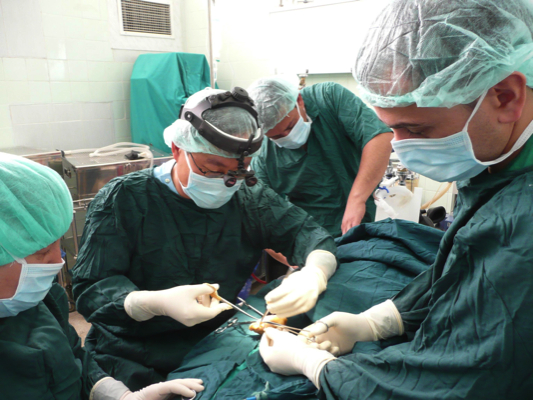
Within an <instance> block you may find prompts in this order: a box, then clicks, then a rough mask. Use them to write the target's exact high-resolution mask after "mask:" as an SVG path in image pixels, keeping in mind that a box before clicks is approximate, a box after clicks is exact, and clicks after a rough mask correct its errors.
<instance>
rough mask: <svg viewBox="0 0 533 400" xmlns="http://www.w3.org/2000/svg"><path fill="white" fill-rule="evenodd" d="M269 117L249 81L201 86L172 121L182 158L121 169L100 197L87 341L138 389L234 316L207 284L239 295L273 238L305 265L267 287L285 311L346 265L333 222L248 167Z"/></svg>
mask: <svg viewBox="0 0 533 400" xmlns="http://www.w3.org/2000/svg"><path fill="white" fill-rule="evenodd" d="M258 127H259V125H258V121H257V112H256V111H255V109H254V108H253V103H252V101H251V100H250V99H249V98H248V96H247V93H246V91H245V90H243V89H240V88H234V89H233V91H232V92H225V91H223V90H213V89H206V90H203V91H200V92H197V93H196V94H194V95H193V96H191V97H190V98H189V99H188V100H187V102H186V104H185V106H184V108H183V110H182V112H181V118H180V119H179V120H177V121H176V122H175V123H174V124H173V125H172V126H170V127H168V128H167V129H166V130H165V133H164V135H165V140H166V143H167V144H168V146H169V147H171V148H172V152H173V156H174V159H173V160H172V161H169V162H167V163H165V164H163V165H161V166H159V167H156V168H153V169H147V170H144V171H140V172H134V173H131V174H128V175H125V176H122V177H119V178H116V179H114V180H112V181H111V182H109V183H108V184H107V185H106V186H105V187H103V188H102V190H101V191H100V192H99V193H98V194H97V196H96V197H95V199H94V200H93V201H92V202H91V204H90V207H89V209H88V212H87V219H86V225H85V229H84V231H83V235H82V239H81V245H80V252H79V256H78V260H77V263H76V265H75V266H74V269H73V274H74V277H73V282H74V287H73V290H74V296H75V298H76V299H77V307H78V310H79V312H80V313H81V314H82V315H83V316H84V317H85V318H86V319H87V321H89V322H90V323H91V324H92V329H91V331H90V332H89V335H88V337H87V340H86V348H87V349H88V350H89V351H90V352H91V354H93V355H94V357H95V359H96V360H97V361H98V363H99V364H100V366H101V367H102V368H103V369H104V370H105V371H106V372H107V373H109V374H110V375H112V376H114V377H115V378H117V379H119V380H121V381H123V382H124V383H126V385H128V387H130V388H137V387H142V386H146V385H147V384H150V383H154V382H159V381H162V380H164V379H165V378H166V375H167V374H168V373H169V372H170V371H172V370H174V369H176V368H177V367H179V365H180V363H181V360H182V359H183V357H184V356H185V354H186V353H187V352H188V351H189V350H190V349H191V348H192V346H194V345H195V344H196V343H197V342H198V341H200V340H201V339H202V338H203V337H205V336H206V335H207V334H209V333H210V332H212V331H213V330H214V329H215V328H217V327H218V326H220V325H221V324H222V322H224V321H225V320H227V318H228V317H229V316H231V313H230V312H228V311H225V310H227V308H228V307H227V305H225V304H219V303H218V301H216V300H214V299H210V295H211V294H212V293H213V288H212V287H211V286H209V285H206V284H205V283H209V284H216V285H218V286H217V287H219V294H220V295H221V296H222V297H223V298H225V299H227V300H228V301H230V302H232V303H236V302H237V299H236V297H237V295H238V293H239V291H240V290H241V288H242V287H243V285H244V283H245V282H246V280H247V279H248V277H249V276H250V274H251V273H252V271H253V269H254V267H255V265H256V264H257V262H258V260H259V258H260V255H261V251H262V249H264V248H272V249H275V250H276V251H277V252H282V253H283V254H285V255H286V256H287V257H288V258H289V260H290V262H291V264H293V265H298V266H300V267H303V268H302V269H301V270H300V271H297V272H294V273H292V274H291V275H290V276H289V277H288V278H286V279H284V280H283V282H282V284H281V285H280V286H279V287H278V288H276V289H275V290H273V291H271V292H270V293H269V294H268V295H267V296H266V300H267V302H268V308H269V310H270V311H271V312H272V313H275V314H278V315H281V316H291V315H296V314H301V313H303V312H306V311H308V310H309V309H311V308H312V307H313V306H314V304H315V302H316V300H317V298H318V295H319V294H320V293H321V292H323V291H324V290H325V289H326V285H327V280H328V279H329V277H331V276H332V275H333V273H334V271H335V269H336V259H335V255H334V254H335V251H336V247H335V244H334V242H333V238H332V237H331V236H330V235H329V234H328V232H327V231H326V230H325V229H323V228H322V227H321V226H320V225H318V224H317V223H316V222H315V221H314V220H313V218H311V217H310V216H309V215H308V214H307V213H306V212H305V211H304V210H302V209H300V208H299V207H296V206H294V205H293V204H291V203H289V202H288V201H286V200H285V199H283V198H281V197H280V196H279V195H277V194H276V193H275V192H274V191H273V190H272V189H270V188H268V187H267V186H265V185H263V184H262V183H261V182H258V183H256V181H257V180H256V179H255V177H254V176H253V172H251V171H250V170H249V169H248V166H249V163H250V160H251V157H253V156H255V154H257V150H259V148H260V147H261V144H262V139H263V137H262V134H261V130H260V129H258ZM214 143H216V144H214ZM254 183H255V184H254ZM197 299H199V300H198V301H197Z"/></svg>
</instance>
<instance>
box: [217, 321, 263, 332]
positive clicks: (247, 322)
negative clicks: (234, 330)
mask: <svg viewBox="0 0 533 400" xmlns="http://www.w3.org/2000/svg"><path fill="white" fill-rule="evenodd" d="M254 322H255V321H244V322H239V319H238V318H232V319H230V320H228V323H227V324H226V325H224V326H221V327H220V328H218V329H216V330H215V333H216V334H219V333H223V332H224V331H225V330H226V329H228V328H231V327H234V326H239V325H250V324H253V323H254Z"/></svg>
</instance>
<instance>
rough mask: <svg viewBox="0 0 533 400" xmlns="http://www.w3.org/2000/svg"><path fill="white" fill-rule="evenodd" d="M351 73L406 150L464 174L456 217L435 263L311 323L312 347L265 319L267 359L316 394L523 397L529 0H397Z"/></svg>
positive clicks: (527, 334) (532, 324) (420, 168)
mask: <svg viewBox="0 0 533 400" xmlns="http://www.w3.org/2000/svg"><path fill="white" fill-rule="evenodd" d="M354 76H355V78H356V80H357V81H358V82H359V84H360V92H361V93H362V96H363V97H364V98H365V99H366V100H367V101H369V102H370V103H371V104H372V105H373V106H374V108H375V110H376V112H377V114H378V116H379V117H380V119H381V120H382V121H384V122H385V123H386V124H387V125H389V126H390V127H391V128H392V129H393V131H394V140H393V142H392V145H393V148H394V149H395V151H396V152H397V153H398V157H399V158H400V161H401V162H402V163H403V164H404V165H405V166H406V167H408V168H410V169H412V170H414V171H416V172H418V173H420V174H422V175H425V176H428V177H429V178H432V179H435V180H437V181H454V180H457V181H458V188H459V195H458V201H457V208H456V212H455V215H454V216H455V221H454V222H453V224H452V225H451V227H450V229H449V230H448V231H447V232H446V234H445V235H444V237H443V239H442V242H441V244H440V248H439V252H438V253H437V257H436V261H435V263H434V265H433V266H432V267H431V268H430V269H429V270H428V271H427V272H424V273H422V274H420V275H419V276H418V277H417V278H416V279H415V280H413V281H412V283H410V284H409V285H407V286H406V287H405V288H404V289H403V290H402V291H400V292H399V293H398V294H397V295H395V296H394V297H393V298H392V299H391V300H387V301H386V302H384V303H381V304H377V305H375V306H374V307H372V308H370V309H369V310H367V311H365V312H363V313H360V314H356V315H354V314H350V313H345V312H335V313H333V314H330V315H329V316H326V317H324V318H322V319H321V320H320V321H319V322H317V323H315V324H314V325H311V326H309V327H308V328H307V329H308V330H309V331H310V333H309V334H310V336H313V337H315V338H316V340H317V342H318V343H319V344H318V347H319V348H318V349H317V348H313V347H312V346H309V345H306V344H305V343H304V342H300V343H298V342H297V338H295V337H294V336H293V335H290V334H287V333H285V332H279V331H272V330H267V332H266V335H265V337H264V338H263V340H262V342H261V354H262V356H263V359H264V360H265V362H266V363H267V364H268V365H269V366H270V368H271V369H272V370H273V371H274V372H279V373H282V374H286V375H293V374H302V373H303V374H305V375H306V376H307V377H308V378H309V379H310V380H312V381H313V382H314V383H315V385H316V386H317V387H319V388H320V389H321V391H322V393H321V394H322V397H321V398H328V399H330V398H331V399H333V398H335V399H352V398H376V399H384V398H386V399H447V398H450V399H452V398H476V399H477V398H483V399H501V398H505V399H523V398H528V397H529V396H530V395H531V393H532V390H533V380H532V378H531V371H532V370H533V358H532V357H531V354H532V353H533V348H532V347H531V346H532V343H533V333H532V332H533V321H532V319H531V309H532V308H533V295H532V294H533V274H532V273H531V265H533V252H532V251H531V238H532V237H533V221H532V215H533V139H532V138H531V136H532V134H533V122H532V121H533V90H532V86H533V6H532V4H531V2H528V1H522V0H509V1H505V2H500V1H494V0H449V1H446V2H436V1H431V0H395V1H392V2H391V3H389V5H388V6H387V7H386V8H385V9H384V11H383V12H382V13H381V15H380V17H379V18H378V19H377V20H376V21H375V23H374V24H373V28H372V30H371V31H369V33H368V35H367V37H366V39H365V42H364V43H363V46H362V48H361V50H360V53H359V56H358V60H357V64H356V68H355V72H354ZM403 334H405V336H404V338H405V340H407V341H405V342H404V343H400V344H394V345H391V342H388V343H387V342H385V343H386V344H384V347H385V348H384V350H382V351H376V352H374V353H367V354H364V353H359V352H357V351H354V353H353V354H349V353H351V352H352V349H353V348H354V345H355V344H356V343H357V342H364V341H376V340H379V339H389V338H393V337H397V336H402V335H403ZM356 348H358V347H357V346H356ZM359 349H363V347H359ZM342 354H347V355H346V356H344V357H343V358H336V356H338V355H342Z"/></svg>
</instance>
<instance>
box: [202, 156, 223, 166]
mask: <svg viewBox="0 0 533 400" xmlns="http://www.w3.org/2000/svg"><path fill="white" fill-rule="evenodd" d="M205 162H206V163H210V164H214V165H216V166H217V167H222V168H224V167H225V166H226V165H225V164H224V163H223V162H221V161H219V160H217V159H216V158H207V159H206V160H205Z"/></svg>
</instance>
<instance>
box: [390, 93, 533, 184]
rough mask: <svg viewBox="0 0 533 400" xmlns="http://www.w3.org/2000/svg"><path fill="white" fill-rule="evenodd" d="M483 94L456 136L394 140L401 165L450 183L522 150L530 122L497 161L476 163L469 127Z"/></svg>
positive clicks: (532, 129) (531, 127)
mask: <svg viewBox="0 0 533 400" xmlns="http://www.w3.org/2000/svg"><path fill="white" fill-rule="evenodd" d="M487 93H488V91H486V92H485V93H484V94H483V95H482V96H481V97H480V98H479V100H478V103H477V105H476V108H474V111H472V114H471V115H470V118H468V121H466V124H465V127H464V128H463V130H462V131H461V132H459V133H456V134H454V135H451V136H448V137H445V138H441V139H405V140H393V141H392V147H393V148H394V151H395V152H396V154H397V155H398V158H399V159H400V161H401V163H402V164H403V165H404V166H405V167H407V168H408V169H410V170H412V171H415V172H418V173H419V174H422V175H424V176H427V177H428V178H430V179H433V180H434V181H438V182H453V181H461V180H465V179H470V178H473V177H474V176H476V175H479V174H480V173H481V172H483V171H484V170H485V169H486V168H487V167H488V166H490V165H494V164H498V163H500V162H502V161H503V160H505V159H506V158H507V157H509V156H510V155H511V154H513V153H514V152H515V151H516V150H518V149H519V148H521V147H522V146H523V145H524V144H525V143H526V142H527V141H528V139H529V138H530V137H531V135H532V134H533V122H532V123H531V124H530V125H529V126H528V127H527V128H526V130H525V131H524V132H523V133H522V135H521V136H520V138H518V140H517V141H516V143H515V144H514V145H513V147H512V148H511V150H510V151H509V152H507V153H506V154H503V155H501V156H500V157H498V158H497V159H496V160H492V161H485V162H484V161H479V160H478V159H477V158H476V156H475V154H474V149H473V147H472V142H471V140H470V136H469V135H468V125H469V124H470V121H471V120H472V118H473V117H474V115H475V114H476V113H477V111H478V110H479V107H480V106H481V103H482V102H483V100H484V99H485V96H486V95H487Z"/></svg>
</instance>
